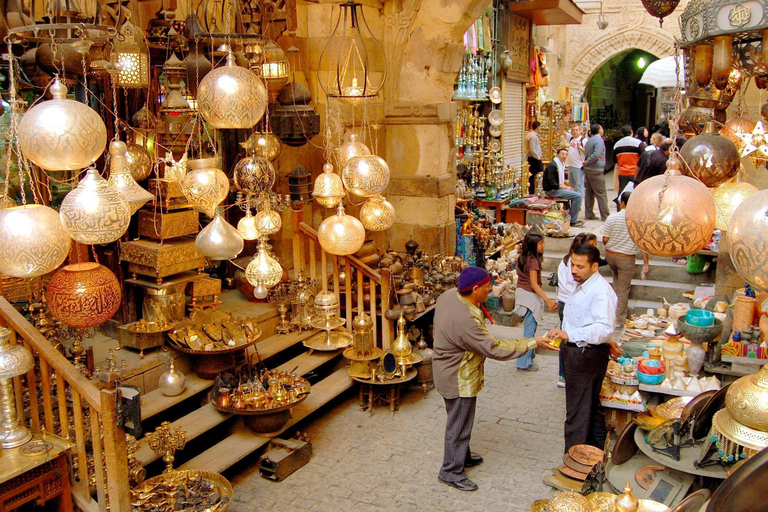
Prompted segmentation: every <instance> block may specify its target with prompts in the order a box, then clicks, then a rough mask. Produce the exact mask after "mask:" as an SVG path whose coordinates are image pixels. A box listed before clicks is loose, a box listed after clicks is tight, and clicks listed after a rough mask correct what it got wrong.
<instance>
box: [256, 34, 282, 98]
mask: <svg viewBox="0 0 768 512" xmlns="http://www.w3.org/2000/svg"><path fill="white" fill-rule="evenodd" d="M263 58H264V61H263V62H262V64H261V78H262V79H263V80H264V81H265V82H266V83H267V89H268V90H269V97H270V98H271V99H272V101H275V100H276V99H277V95H278V94H280V89H282V88H283V86H284V85H285V84H287V83H288V59H287V58H286V57H285V53H284V52H283V50H282V48H280V47H279V46H277V45H276V44H275V43H274V42H273V41H268V42H267V44H266V45H264V51H263Z"/></svg>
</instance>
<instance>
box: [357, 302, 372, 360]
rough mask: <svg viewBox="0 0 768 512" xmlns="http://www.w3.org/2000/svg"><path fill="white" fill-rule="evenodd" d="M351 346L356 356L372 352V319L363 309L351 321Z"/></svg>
mask: <svg viewBox="0 0 768 512" xmlns="http://www.w3.org/2000/svg"><path fill="white" fill-rule="evenodd" d="M352 347H354V349H355V355H358V356H367V355H370V354H372V353H373V321H372V320H371V317H370V316H369V315H367V314H366V313H365V311H361V312H360V314H359V315H357V317H356V318H355V320H354V321H353V322H352Z"/></svg>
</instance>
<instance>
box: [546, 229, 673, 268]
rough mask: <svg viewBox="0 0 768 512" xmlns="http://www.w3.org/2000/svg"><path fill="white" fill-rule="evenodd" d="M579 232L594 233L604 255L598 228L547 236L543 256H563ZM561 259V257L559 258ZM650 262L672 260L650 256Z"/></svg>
mask: <svg viewBox="0 0 768 512" xmlns="http://www.w3.org/2000/svg"><path fill="white" fill-rule="evenodd" d="M581 231H588V232H591V233H594V234H595V235H596V236H597V248H598V249H600V254H602V255H605V244H603V241H602V240H603V235H601V234H600V227H597V228H594V229H579V230H577V231H574V230H573V229H571V233H570V234H571V236H568V237H565V238H558V237H552V236H548V237H545V240H546V242H545V247H544V255H545V256H549V255H550V254H555V253H558V254H562V255H565V254H566V253H567V252H568V251H569V250H570V248H571V243H572V242H573V238H574V236H575V235H576V233H577V232H581ZM561 257H562V256H561ZM650 260H651V261H668V262H671V261H672V258H667V257H663V256H653V255H651V256H650Z"/></svg>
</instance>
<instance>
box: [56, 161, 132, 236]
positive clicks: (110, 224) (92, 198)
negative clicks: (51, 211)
mask: <svg viewBox="0 0 768 512" xmlns="http://www.w3.org/2000/svg"><path fill="white" fill-rule="evenodd" d="M59 218H60V219H61V224H62V226H64V229H66V230H67V233H69V236H71V237H72V238H74V239H75V240H77V241H78V242H80V243H81V244H108V243H110V242H114V241H115V240H118V239H119V238H120V237H121V236H123V234H124V233H125V231H126V230H127V229H128V224H129V223H130V222H131V208H130V206H129V205H128V201H126V200H125V198H124V197H123V195H122V194H121V193H120V192H119V191H118V190H117V189H116V188H115V187H113V186H112V185H110V184H109V183H107V180H105V179H104V178H102V177H101V175H99V173H98V172H96V169H94V168H90V169H88V171H87V172H86V173H85V177H84V178H83V179H82V180H81V181H80V183H79V184H78V185H77V187H75V189H74V190H72V191H71V192H69V193H68V194H67V195H66V197H64V201H62V203H61V208H59Z"/></svg>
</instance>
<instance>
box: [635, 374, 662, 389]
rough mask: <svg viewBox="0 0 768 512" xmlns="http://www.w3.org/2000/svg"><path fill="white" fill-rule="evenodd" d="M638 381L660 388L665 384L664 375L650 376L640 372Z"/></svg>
mask: <svg viewBox="0 0 768 512" xmlns="http://www.w3.org/2000/svg"><path fill="white" fill-rule="evenodd" d="M637 380H639V381H640V383H641V384H648V385H649V386H658V385H659V384H661V383H662V382H664V374H663V373H660V374H658V375H649V374H647V373H643V372H641V371H640V370H638V371H637Z"/></svg>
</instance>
